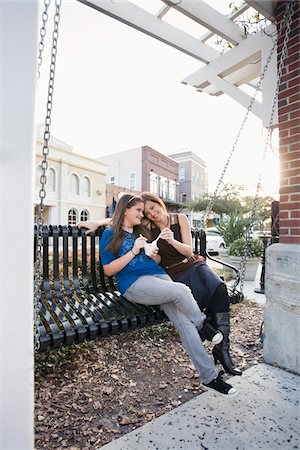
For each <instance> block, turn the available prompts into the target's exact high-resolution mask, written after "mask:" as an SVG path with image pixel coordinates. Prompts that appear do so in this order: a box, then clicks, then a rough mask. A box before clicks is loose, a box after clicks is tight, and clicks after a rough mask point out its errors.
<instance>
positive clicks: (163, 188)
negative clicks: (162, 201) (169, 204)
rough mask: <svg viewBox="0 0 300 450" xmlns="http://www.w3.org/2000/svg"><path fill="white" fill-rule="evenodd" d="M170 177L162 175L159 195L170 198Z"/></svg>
mask: <svg viewBox="0 0 300 450" xmlns="http://www.w3.org/2000/svg"><path fill="white" fill-rule="evenodd" d="M168 184H169V183H168V179H167V178H165V177H160V189H159V191H160V193H159V195H160V196H161V197H163V198H168Z"/></svg>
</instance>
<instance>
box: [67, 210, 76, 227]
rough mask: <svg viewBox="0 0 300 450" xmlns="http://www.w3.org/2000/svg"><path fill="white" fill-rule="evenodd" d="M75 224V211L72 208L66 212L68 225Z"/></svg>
mask: <svg viewBox="0 0 300 450" xmlns="http://www.w3.org/2000/svg"><path fill="white" fill-rule="evenodd" d="M76 223H77V211H76V209H74V208H72V209H70V210H69V212H68V225H76Z"/></svg>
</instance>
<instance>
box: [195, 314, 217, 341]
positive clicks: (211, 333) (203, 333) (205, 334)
mask: <svg viewBox="0 0 300 450" xmlns="http://www.w3.org/2000/svg"><path fill="white" fill-rule="evenodd" d="M199 334H200V337H201V340H202V341H205V339H207V340H208V341H210V342H212V343H213V344H214V345H216V344H220V342H222V340H223V334H222V333H221V331H219V330H216V329H215V328H214V327H213V326H212V324H211V323H210V321H209V320H208V319H207V318H206V319H205V320H204V323H203V327H202V328H201V330H200V332H199Z"/></svg>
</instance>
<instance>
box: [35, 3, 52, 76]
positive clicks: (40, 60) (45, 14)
mask: <svg viewBox="0 0 300 450" xmlns="http://www.w3.org/2000/svg"><path fill="white" fill-rule="evenodd" d="M49 5H50V0H44V11H43V14H42V22H43V25H42V26H41V29H40V37H41V40H40V42H39V53H38V80H39V79H40V76H41V66H42V63H43V58H42V56H43V51H44V48H45V44H44V40H45V37H46V32H47V30H46V26H47V22H48V9H49Z"/></svg>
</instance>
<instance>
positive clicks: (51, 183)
mask: <svg viewBox="0 0 300 450" xmlns="http://www.w3.org/2000/svg"><path fill="white" fill-rule="evenodd" d="M55 178H56V174H55V170H54V169H52V168H50V169H49V170H48V174H47V187H48V191H49V192H55V182H56V180H55Z"/></svg>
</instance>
